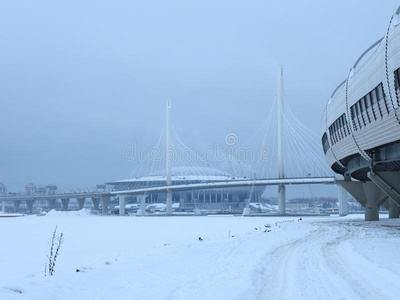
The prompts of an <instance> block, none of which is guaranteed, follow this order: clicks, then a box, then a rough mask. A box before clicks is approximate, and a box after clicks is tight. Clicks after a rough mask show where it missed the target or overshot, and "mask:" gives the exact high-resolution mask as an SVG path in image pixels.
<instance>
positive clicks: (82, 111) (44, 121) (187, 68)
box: [0, 0, 399, 197]
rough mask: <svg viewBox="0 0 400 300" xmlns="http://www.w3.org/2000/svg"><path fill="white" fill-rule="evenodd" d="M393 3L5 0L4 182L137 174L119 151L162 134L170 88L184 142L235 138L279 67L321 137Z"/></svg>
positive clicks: (74, 181)
mask: <svg viewBox="0 0 400 300" xmlns="http://www.w3.org/2000/svg"><path fill="white" fill-rule="evenodd" d="M398 5H399V3H398V1H392V0H390V1H385V2H377V1H361V0H355V1H351V2H349V1H342V0H341V1H335V2H332V1H315V0H314V1H311V0H306V1H301V2H293V1H288V0H284V1H277V0H273V1H261V0H257V1H251V2H249V1H228V0H223V1H218V3H216V1H208V0H207V1H168V2H165V1H127V0H126V1H124V0H116V1H104V0H97V1H94V0H92V1H76V0H75V1H65V0H64V1H56V2H55V1H43V0H38V1H18V2H17V1H2V3H1V4H0V35H1V40H2V46H1V47H0V70H1V71H0V80H1V89H0V99H1V104H2V105H1V108H2V114H1V118H0V126H1V128H2V131H1V139H0V147H1V156H0V182H2V183H4V184H5V185H6V186H7V188H8V190H9V191H15V192H18V191H22V190H23V189H24V185H25V184H27V183H29V182H34V183H36V184H43V185H46V184H50V183H54V184H57V185H58V186H59V187H60V188H75V187H77V188H80V187H92V186H94V185H96V184H101V183H104V182H108V181H112V180H118V179H124V178H127V177H129V174H130V173H131V172H132V170H133V169H134V167H135V162H134V161H127V160H125V159H124V157H123V151H124V149H125V148H126V147H129V146H130V145H131V143H132V142H135V144H136V145H138V146H139V147H152V146H153V145H155V144H156V142H157V139H158V137H159V135H160V131H161V129H162V126H163V122H164V118H165V100H166V99H167V98H168V99H171V102H172V119H173V123H174V127H175V128H176V130H177V133H178V134H179V136H180V138H181V139H182V141H183V142H184V143H185V144H186V145H187V146H190V147H198V148H199V149H204V148H205V147H208V146H210V145H211V146H212V145H216V144H218V145H221V144H224V138H225V136H226V135H227V134H228V133H234V134H235V135H236V136H237V137H238V139H239V141H238V144H240V143H241V142H244V141H246V140H247V139H248V138H249V137H250V136H251V135H252V134H253V133H254V132H255V131H256V130H257V129H258V128H259V127H260V125H261V124H262V123H263V122H264V121H265V118H266V116H267V115H268V113H269V109H271V103H272V102H273V101H274V99H275V97H276V93H277V92H276V89H277V87H276V85H277V74H278V66H279V65H284V68H285V69H284V72H285V95H286V98H285V100H286V101H287V102H288V103H289V105H290V106H291V108H292V110H293V111H294V112H295V114H296V116H297V118H298V119H299V120H300V121H301V122H303V123H304V124H305V125H306V126H307V127H308V128H310V129H311V130H312V131H314V132H316V133H317V134H318V135H320V120H321V117H322V112H323V110H324V107H325V105H326V102H327V100H328V98H329V96H330V95H331V93H332V91H333V90H334V89H335V88H336V87H337V85H338V84H339V83H340V82H341V81H343V80H344V79H345V77H346V76H347V74H348V71H349V69H350V68H351V66H352V65H353V63H354V62H355V61H356V59H357V58H358V57H359V55H360V54H361V53H362V52H363V51H364V50H365V49H367V48H368V47H369V46H370V45H371V44H373V43H374V42H375V41H376V40H378V39H379V38H380V37H382V36H384V34H385V32H386V30H387V26H388V24H389V21H390V17H391V15H392V14H393V13H394V12H395V11H396V9H397V7H398ZM321 151H322V149H321ZM269 189H271V191H272V188H269ZM303 190H304V191H308V188H307V187H304V189H303ZM303 190H297V191H298V193H300V192H301V191H303ZM313 190H314V193H315V194H316V195H326V196H332V195H334V196H335V195H336V189H335V188H334V187H326V186H320V187H315V188H314V187H313ZM304 191H303V192H304ZM272 194H276V187H274V188H273V192H271V195H272ZM288 196H289V197H295V196H296V193H295V192H290V191H288ZM299 196H301V195H299ZM306 196H307V195H306Z"/></svg>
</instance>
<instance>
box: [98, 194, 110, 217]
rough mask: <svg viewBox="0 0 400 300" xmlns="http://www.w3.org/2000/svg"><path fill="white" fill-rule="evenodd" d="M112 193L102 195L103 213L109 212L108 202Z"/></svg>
mask: <svg viewBox="0 0 400 300" xmlns="http://www.w3.org/2000/svg"><path fill="white" fill-rule="evenodd" d="M110 198H111V197H110V195H101V198H100V199H101V206H102V207H103V214H108V203H109V202H110Z"/></svg>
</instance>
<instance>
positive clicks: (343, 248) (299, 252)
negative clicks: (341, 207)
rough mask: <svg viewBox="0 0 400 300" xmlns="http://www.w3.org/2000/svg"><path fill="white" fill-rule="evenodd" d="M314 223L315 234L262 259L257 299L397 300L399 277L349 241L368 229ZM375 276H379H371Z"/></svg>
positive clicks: (343, 224)
mask: <svg viewBox="0 0 400 300" xmlns="http://www.w3.org/2000/svg"><path fill="white" fill-rule="evenodd" d="M312 225H313V226H315V227H317V228H316V230H312V231H310V233H309V234H308V235H306V236H304V237H302V238H299V239H296V240H294V241H292V242H290V243H287V244H285V245H282V246H280V247H278V248H276V249H275V251H273V252H272V253H271V254H270V255H268V256H267V257H266V262H265V264H266V265H265V267H264V270H263V275H262V283H263V286H262V287H261V289H260V290H259V293H258V296H257V299H260V300H261V299H396V297H395V295H396V290H395V289H396V286H397V284H396V283H398V280H399V276H397V275H396V274H395V273H393V272H391V271H390V270H388V269H386V268H383V267H381V266H380V265H378V264H376V263H373V262H372V261H370V260H369V259H367V258H365V257H363V256H362V255H360V254H358V253H357V252H355V250H354V249H353V248H352V247H350V246H349V245H350V244H349V243H347V241H348V240H354V239H357V238H358V237H357V234H358V233H359V230H368V228H363V226H362V227H361V228H355V227H354V226H349V224H347V223H345V222H318V223H313V224H312ZM374 272H376V274H377V275H378V277H376V276H374V275H372V276H371V274H374ZM379 277H381V278H382V279H383V278H384V280H379V279H378V278H379Z"/></svg>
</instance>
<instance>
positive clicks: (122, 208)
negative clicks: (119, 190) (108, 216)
mask: <svg viewBox="0 0 400 300" xmlns="http://www.w3.org/2000/svg"><path fill="white" fill-rule="evenodd" d="M118 204H119V215H120V216H124V215H125V205H126V196H125V195H119V196H118Z"/></svg>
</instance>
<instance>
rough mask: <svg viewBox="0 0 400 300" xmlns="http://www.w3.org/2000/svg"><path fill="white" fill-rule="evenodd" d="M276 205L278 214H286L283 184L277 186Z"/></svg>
mask: <svg viewBox="0 0 400 300" xmlns="http://www.w3.org/2000/svg"><path fill="white" fill-rule="evenodd" d="M278 201H279V202H278V204H279V214H280V215H285V214H286V187H285V185H283V184H280V185H279V186H278Z"/></svg>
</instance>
